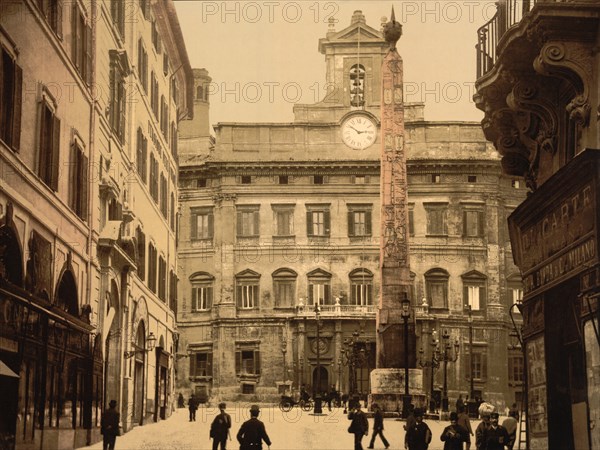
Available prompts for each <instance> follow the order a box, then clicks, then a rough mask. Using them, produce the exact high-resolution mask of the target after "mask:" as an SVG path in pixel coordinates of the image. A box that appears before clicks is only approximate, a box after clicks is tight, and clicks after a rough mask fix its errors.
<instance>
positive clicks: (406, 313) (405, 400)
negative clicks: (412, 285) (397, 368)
mask: <svg viewBox="0 0 600 450" xmlns="http://www.w3.org/2000/svg"><path fill="white" fill-rule="evenodd" d="M401 303H402V310H401V312H400V315H401V316H402V320H403V321H404V396H403V397H402V417H408V413H409V410H410V404H411V401H412V397H411V395H410V394H409V393H408V319H409V318H410V300H409V299H408V294H407V293H406V292H403V293H402V302H401Z"/></svg>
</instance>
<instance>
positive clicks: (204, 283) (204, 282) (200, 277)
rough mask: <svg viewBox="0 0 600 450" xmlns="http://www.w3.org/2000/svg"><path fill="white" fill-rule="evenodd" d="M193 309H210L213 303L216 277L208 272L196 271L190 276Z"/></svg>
mask: <svg viewBox="0 0 600 450" xmlns="http://www.w3.org/2000/svg"><path fill="white" fill-rule="evenodd" d="M190 283H191V285H192V311H208V310H210V309H211V308H212V305H213V292H214V283H215V277H214V276H212V275H211V274H210V273H208V272H196V273H195V274H193V275H192V276H191V277H190Z"/></svg>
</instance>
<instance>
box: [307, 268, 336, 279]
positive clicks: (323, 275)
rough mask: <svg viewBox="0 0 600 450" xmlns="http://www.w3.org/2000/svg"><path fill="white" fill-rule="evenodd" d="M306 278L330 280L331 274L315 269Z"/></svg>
mask: <svg viewBox="0 0 600 450" xmlns="http://www.w3.org/2000/svg"><path fill="white" fill-rule="evenodd" d="M306 276H307V277H308V278H331V274H330V273H329V272H326V271H325V270H323V269H315V270H313V271H311V272H308V273H307V274H306Z"/></svg>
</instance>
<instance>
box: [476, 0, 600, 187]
mask: <svg viewBox="0 0 600 450" xmlns="http://www.w3.org/2000/svg"><path fill="white" fill-rule="evenodd" d="M599 24H600V2H598V0H498V3H497V11H496V14H495V15H494V17H492V19H491V20H490V21H488V22H487V23H486V24H484V25H483V26H482V27H481V28H479V30H478V32H477V45H476V58H477V81H476V83H475V86H476V93H475V95H474V101H475V104H476V106H477V108H479V109H480V110H482V111H484V113H485V117H484V119H483V120H482V128H483V132H484V134H485V137H486V139H487V140H488V141H491V142H493V143H494V146H495V147H496V149H497V150H498V152H499V153H500V154H501V155H502V168H503V171H504V173H505V174H507V175H516V176H524V177H525V182H526V184H527V187H528V188H529V189H530V190H531V191H535V190H536V189H537V188H538V187H539V186H540V185H541V184H543V183H544V182H545V181H546V180H547V179H549V178H550V177H551V176H552V175H553V173H554V172H555V171H556V170H558V169H559V168H560V167H562V166H563V165H565V164H566V163H567V162H568V161H569V160H570V159H572V158H573V157H574V156H575V155H576V154H577V153H579V152H580V151H582V149H584V148H586V147H588V146H589V147H592V148H595V147H596V146H597V145H596V142H595V135H594V134H593V131H590V127H589V125H590V118H591V112H592V111H596V109H597V104H594V102H595V98H594V96H593V95H592V93H593V92H595V89H596V82H597V80H596V79H595V78H594V76H595V75H594V73H597V72H595V66H597V63H596V62H595V59H594V55H595V53H596V52H597V50H596V46H597V44H596V42H597V40H598V36H599V30H600V28H599ZM557 94H559V95H557Z"/></svg>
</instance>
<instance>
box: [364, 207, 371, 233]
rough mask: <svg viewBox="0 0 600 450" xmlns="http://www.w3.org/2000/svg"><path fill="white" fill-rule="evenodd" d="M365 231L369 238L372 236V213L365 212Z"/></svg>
mask: <svg viewBox="0 0 600 450" xmlns="http://www.w3.org/2000/svg"><path fill="white" fill-rule="evenodd" d="M365 229H366V231H367V236H371V234H372V231H371V211H365Z"/></svg>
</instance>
